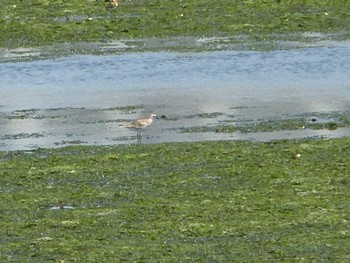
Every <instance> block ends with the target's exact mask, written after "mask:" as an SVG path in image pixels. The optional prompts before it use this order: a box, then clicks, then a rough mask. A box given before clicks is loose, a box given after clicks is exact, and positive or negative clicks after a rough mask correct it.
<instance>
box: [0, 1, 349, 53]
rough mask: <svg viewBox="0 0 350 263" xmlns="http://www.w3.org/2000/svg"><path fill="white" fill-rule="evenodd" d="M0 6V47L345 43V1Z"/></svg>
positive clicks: (0, 3)
mask: <svg viewBox="0 0 350 263" xmlns="http://www.w3.org/2000/svg"><path fill="white" fill-rule="evenodd" d="M105 6H106V2H105V1H104V0H56V1H51V0H25V1H24V0H2V1H0V28H1V29H0V30H1V34H0V47H5V48H16V47H34V46H45V45H52V44H55V43H74V42H91V41H100V42H101V41H102V42H108V41H111V40H118V39H141V38H152V37H158V38H163V37H174V36H176V37H178V36H191V37H205V36H206V37H212V36H215V37H222V36H229V37H231V36H237V35H249V36H251V37H252V38H255V39H257V40H262V39H269V38H271V37H273V36H274V35H276V34H278V35H280V34H293V33H304V32H320V33H325V34H329V33H331V34H333V33H335V34H340V35H342V37H345V38H348V37H349V25H350V2H349V1H347V0H335V1H329V0H320V1H313V0H293V1H290V0H254V1H253V0H239V1H238V0H235V1H233V0H220V1H208V0H180V1H169V0H133V1H128V0H120V1H119V6H118V8H117V9H116V10H114V11H112V12H109V11H106V9H105Z"/></svg>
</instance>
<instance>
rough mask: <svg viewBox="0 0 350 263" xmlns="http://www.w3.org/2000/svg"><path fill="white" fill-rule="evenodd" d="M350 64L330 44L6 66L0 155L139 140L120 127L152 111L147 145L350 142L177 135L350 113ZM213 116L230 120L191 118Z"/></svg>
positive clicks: (348, 54)
mask: <svg viewBox="0 0 350 263" xmlns="http://www.w3.org/2000/svg"><path fill="white" fill-rule="evenodd" d="M349 59H350V42H328V43H325V44H323V45H318V46H311V47H308V46H305V47H303V48H300V47H299V48H295V49H284V50H275V51H266V52H262V51H252V50H249V51H246V50H239V51H218V52H186V53H178V52H144V53H142V52H135V53H122V54H114V55H105V56H94V55H78V56H69V57H63V58H56V59H48V60H39V61H28V62H7V63H2V64H0V75H1V78H2V80H1V83H0V125H1V128H0V138H1V141H0V150H16V149H33V148H37V147H56V146H62V145H69V144H89V145H90V144H96V145H100V144H119V143H130V142H135V138H134V135H135V134H134V133H132V132H130V131H127V130H124V129H121V128H120V127H119V124H121V123H124V122H126V121H127V120H129V119H133V118H137V117H140V116H142V115H145V114H148V113H149V112H155V113H157V114H158V115H159V116H162V117H163V118H161V119H160V120H158V121H157V122H156V123H155V124H154V125H153V126H152V127H150V128H149V130H148V131H146V132H145V137H144V140H143V142H144V143H157V142H164V141H198V140H208V139H209V140H211V139H253V140H270V139H280V138H293V137H294V138H295V137H305V136H327V137H337V136H348V135H349V133H348V132H349V131H348V129H337V130H334V131H328V130H322V131H305V130H304V131H293V132H291V131H285V132H274V133H263V134H259V133H256V134H240V133H237V134H221V133H220V134H216V133H196V134H186V133H180V132H177V131H176V128H180V127H192V126H193V127H194V126H202V125H214V124H216V123H218V122H220V121H224V120H225V119H230V120H233V121H235V123H239V121H246V120H251V121H254V120H259V119H271V120H273V119H275V118H279V117H281V116H289V115H293V114H300V113H307V112H333V111H349V110H350V109H349V105H350V104H349V102H350V74H349V72H350V65H349ZM125 106H134V107H132V108H122V107H125ZM128 109H132V110H128ZM212 112H220V113H223V114H224V115H220V116H218V117H217V118H188V116H192V115H196V114H201V113H212Z"/></svg>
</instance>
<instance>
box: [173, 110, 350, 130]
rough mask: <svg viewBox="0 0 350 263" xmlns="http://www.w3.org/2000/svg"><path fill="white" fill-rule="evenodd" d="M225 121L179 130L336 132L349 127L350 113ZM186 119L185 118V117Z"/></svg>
mask: <svg viewBox="0 0 350 263" xmlns="http://www.w3.org/2000/svg"><path fill="white" fill-rule="evenodd" d="M222 115H225V114H223V113H221V114H220V113H217V112H214V113H202V114H197V115H191V116H189V117H190V118H194V117H197V118H208V119H209V118H216V117H218V116H222ZM226 117H227V119H225V120H223V121H221V123H220V124H215V125H206V126H196V127H187V128H179V129H176V130H180V131H181V132H183V133H197V132H219V133H233V132H242V133H246V132H271V131H287V130H300V129H311V130H322V129H327V130H336V129H337V128H342V127H349V126H350V112H312V113H304V114H301V115H296V116H292V115H291V116H285V117H286V118H279V119H263V120H254V121H251V120H250V121H244V122H243V121H239V120H235V116H226ZM185 118H187V117H185Z"/></svg>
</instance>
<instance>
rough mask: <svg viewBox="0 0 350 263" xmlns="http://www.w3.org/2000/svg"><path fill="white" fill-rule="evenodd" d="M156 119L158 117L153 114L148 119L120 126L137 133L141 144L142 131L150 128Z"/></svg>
mask: <svg viewBox="0 0 350 263" xmlns="http://www.w3.org/2000/svg"><path fill="white" fill-rule="evenodd" d="M155 118H157V115H155V114H154V113H152V114H150V115H149V116H148V117H147V118H141V119H137V120H134V121H132V122H130V123H127V124H124V125H120V126H121V127H124V128H127V129H129V130H132V131H137V138H138V142H139V143H141V135H142V131H143V130H144V129H146V128H147V127H148V126H150V125H151V124H152V122H153V120H154V119H155Z"/></svg>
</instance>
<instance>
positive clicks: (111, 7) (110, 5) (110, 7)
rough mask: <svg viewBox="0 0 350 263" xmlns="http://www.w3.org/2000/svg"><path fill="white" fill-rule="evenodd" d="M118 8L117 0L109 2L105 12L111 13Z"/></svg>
mask: <svg viewBox="0 0 350 263" xmlns="http://www.w3.org/2000/svg"><path fill="white" fill-rule="evenodd" d="M117 6H118V0H110V1H109V3H108V5H107V6H106V10H107V11H112V10H114V9H116V8H117Z"/></svg>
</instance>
